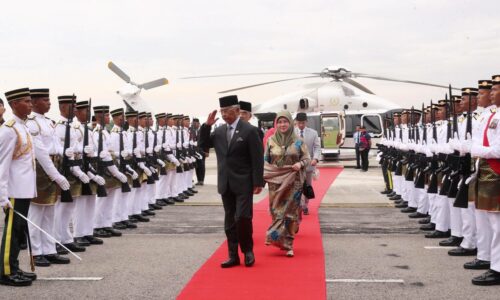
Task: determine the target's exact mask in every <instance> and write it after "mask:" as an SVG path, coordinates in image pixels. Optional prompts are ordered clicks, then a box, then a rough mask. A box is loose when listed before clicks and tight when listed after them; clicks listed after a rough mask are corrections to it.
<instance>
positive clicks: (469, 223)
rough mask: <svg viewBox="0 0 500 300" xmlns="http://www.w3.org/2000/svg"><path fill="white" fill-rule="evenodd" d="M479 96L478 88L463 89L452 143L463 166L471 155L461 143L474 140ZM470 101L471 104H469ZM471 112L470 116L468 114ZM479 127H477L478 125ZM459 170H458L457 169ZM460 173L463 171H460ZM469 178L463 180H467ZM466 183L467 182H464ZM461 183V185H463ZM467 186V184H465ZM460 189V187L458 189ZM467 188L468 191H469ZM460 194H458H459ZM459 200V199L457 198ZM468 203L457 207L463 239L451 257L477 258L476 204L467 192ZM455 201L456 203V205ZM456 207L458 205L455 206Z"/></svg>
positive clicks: (451, 252)
mask: <svg viewBox="0 0 500 300" xmlns="http://www.w3.org/2000/svg"><path fill="white" fill-rule="evenodd" d="M477 95H478V90H477V89H476V88H463V89H462V97H461V103H460V106H461V112H462V115H461V116H460V117H459V118H458V119H457V125H458V134H456V133H455V138H454V140H453V141H452V142H451V146H452V148H453V150H454V151H455V153H459V155H460V159H461V161H462V164H463V163H465V157H466V155H467V154H469V155H470V152H469V153H464V152H462V151H460V150H461V141H465V140H466V139H471V138H472V132H473V127H475V126H474V123H475V121H474V120H476V119H477V116H478V112H477V105H478V103H477ZM469 101H470V103H469ZM469 111H470V114H469V113H468V112H469ZM469 117H470V132H468V128H467V127H468V123H469V120H468V118H469ZM476 126H477V125H476ZM471 163H472V160H471V159H470V161H469V162H468V164H469V166H467V167H468V168H469V172H470V170H471V168H472V167H473V166H474V164H472V165H471ZM457 169H458V168H457ZM458 171H462V172H463V169H458ZM466 179H467V178H465V179H463V180H466ZM463 183H465V181H464V182H463ZM461 184H462V183H460V184H459V185H461ZM465 184H466V185H465V186H467V183H465ZM469 187H470V188H473V187H474V184H469V185H468V188H469ZM457 188H458V187H457ZM468 188H467V189H468ZM457 194H458V192H457ZM472 194H474V192H473V193H472ZM455 198H457V197H455ZM467 198H468V199H467V200H468V201H467V203H466V206H467V208H464V207H462V208H460V207H455V208H458V209H459V210H460V213H461V215H460V217H461V221H462V236H463V239H462V241H461V243H460V245H458V247H457V248H455V249H452V250H450V251H448V254H449V255H451V256H475V255H476V254H477V239H476V218H475V210H476V209H475V204H474V197H473V196H472V195H471V196H469V191H468V192H467ZM456 201H457V200H456V199H455V203H456ZM454 206H456V205H454Z"/></svg>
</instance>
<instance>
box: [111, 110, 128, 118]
mask: <svg viewBox="0 0 500 300" xmlns="http://www.w3.org/2000/svg"><path fill="white" fill-rule="evenodd" d="M123 113H124V109H123V108H117V109H114V110H112V111H110V112H109V114H110V115H111V116H112V117H116V116H122V115H123Z"/></svg>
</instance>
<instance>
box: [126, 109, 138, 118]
mask: <svg viewBox="0 0 500 300" xmlns="http://www.w3.org/2000/svg"><path fill="white" fill-rule="evenodd" d="M137 114H138V112H137V111H134V110H133V111H127V112H126V113H125V118H132V117H136V116H137Z"/></svg>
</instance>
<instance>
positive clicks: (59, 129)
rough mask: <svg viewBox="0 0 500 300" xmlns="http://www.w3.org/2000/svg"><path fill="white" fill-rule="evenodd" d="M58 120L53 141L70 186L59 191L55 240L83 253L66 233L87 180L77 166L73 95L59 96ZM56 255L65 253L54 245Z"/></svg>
mask: <svg viewBox="0 0 500 300" xmlns="http://www.w3.org/2000/svg"><path fill="white" fill-rule="evenodd" d="M57 99H58V101H59V111H60V114H61V117H60V120H59V121H58V122H57V124H56V127H55V136H56V140H57V143H56V144H57V147H58V150H57V152H58V153H59V156H60V157H61V159H60V169H61V172H64V173H63V174H64V175H65V176H66V179H68V181H69V183H70V185H71V187H70V193H69V195H67V194H65V193H64V192H61V194H60V195H59V200H58V202H57V203H56V206H55V215H56V217H55V234H56V235H55V238H56V239H58V240H59V241H60V242H61V243H62V244H63V245H64V246H65V247H66V248H68V249H69V250H71V251H73V252H84V251H85V247H82V246H79V245H78V244H76V243H75V242H74V238H73V234H72V233H71V231H70V227H69V225H70V223H71V219H72V217H73V213H74V211H75V207H76V203H75V201H78V198H79V197H80V196H81V194H82V183H84V184H88V183H89V182H90V178H89V177H88V176H87V175H86V174H84V173H83V172H82V170H81V168H80V163H81V150H80V146H81V144H80V143H81V141H82V139H83V136H82V135H81V134H80V132H78V130H77V128H78V126H79V124H77V123H73V118H74V111H75V103H76V96H74V95H68V96H59V97H58V98H57ZM56 248H57V250H58V253H59V254H67V253H68V252H67V250H65V249H63V248H62V247H60V246H59V245H57V246H56Z"/></svg>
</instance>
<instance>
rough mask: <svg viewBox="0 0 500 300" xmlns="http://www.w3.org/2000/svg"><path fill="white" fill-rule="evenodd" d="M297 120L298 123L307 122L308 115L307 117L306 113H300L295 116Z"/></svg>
mask: <svg viewBox="0 0 500 300" xmlns="http://www.w3.org/2000/svg"><path fill="white" fill-rule="evenodd" d="M295 120H297V121H307V115H306V113H303V112H299V113H298V114H297V115H296V116H295Z"/></svg>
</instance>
